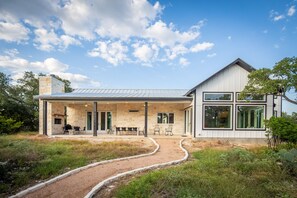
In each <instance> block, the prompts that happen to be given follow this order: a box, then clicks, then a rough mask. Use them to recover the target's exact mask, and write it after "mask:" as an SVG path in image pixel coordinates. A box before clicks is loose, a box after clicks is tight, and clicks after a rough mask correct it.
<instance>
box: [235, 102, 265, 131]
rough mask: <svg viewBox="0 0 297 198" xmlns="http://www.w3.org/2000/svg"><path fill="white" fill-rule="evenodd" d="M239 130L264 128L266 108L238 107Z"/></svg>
mask: <svg viewBox="0 0 297 198" xmlns="http://www.w3.org/2000/svg"><path fill="white" fill-rule="evenodd" d="M237 128H264V106H263V105H261V106H260V105H258V106H238V107H237Z"/></svg>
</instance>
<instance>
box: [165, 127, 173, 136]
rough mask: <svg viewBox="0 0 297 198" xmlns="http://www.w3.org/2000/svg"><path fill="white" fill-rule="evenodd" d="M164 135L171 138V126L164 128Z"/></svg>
mask: <svg viewBox="0 0 297 198" xmlns="http://www.w3.org/2000/svg"><path fill="white" fill-rule="evenodd" d="M165 135H170V136H173V132H172V125H169V126H168V127H167V128H165Z"/></svg>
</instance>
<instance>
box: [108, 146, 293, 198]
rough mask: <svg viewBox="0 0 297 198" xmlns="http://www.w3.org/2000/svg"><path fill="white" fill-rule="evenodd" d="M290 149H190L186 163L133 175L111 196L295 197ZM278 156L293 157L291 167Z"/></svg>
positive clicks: (122, 197)
mask: <svg viewBox="0 0 297 198" xmlns="http://www.w3.org/2000/svg"><path fill="white" fill-rule="evenodd" d="M292 151H293V152H290V153H289V154H292V155H287V154H288V152H286V151H284V150H282V151H280V152H278V153H276V152H274V151H271V150H268V149H267V148H261V149H259V148H258V149H253V150H245V149H239V148H233V149H229V150H227V151H226V150H225V151H222V150H215V149H206V150H202V151H198V152H194V153H193V154H192V159H191V160H190V161H189V162H187V163H185V164H183V165H180V166H176V167H172V168H167V169H164V170H158V171H154V172H151V173H148V174H145V175H143V176H140V177H137V178H136V179H133V180H132V181H131V182H129V183H128V184H125V185H122V186H120V187H119V188H118V189H117V190H115V192H114V193H113V196H114V197H121V198H124V197H127V198H128V197H197V198H198V197H199V198H200V197H219V198H222V197H261V198H262V197H269V198H270V197H297V177H296V176H297V157H296V156H297V150H292ZM293 153H294V154H293ZM283 154H285V155H283ZM280 156H282V157H284V156H285V159H290V160H292V159H293V160H292V161H291V162H293V165H294V167H295V169H294V170H293V169H292V166H291V165H292V164H289V165H290V166H289V165H288V164H286V163H285V162H284V161H283V162H282V161H280V159H284V158H282V157H280ZM292 156H293V158H291V157H292ZM284 166H285V167H284Z"/></svg>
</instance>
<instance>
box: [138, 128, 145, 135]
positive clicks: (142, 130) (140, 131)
mask: <svg viewBox="0 0 297 198" xmlns="http://www.w3.org/2000/svg"><path fill="white" fill-rule="evenodd" d="M140 133H142V135H144V127H143V128H142V129H140V127H139V128H138V135H139V134H140Z"/></svg>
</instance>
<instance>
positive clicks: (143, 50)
mask: <svg viewBox="0 0 297 198" xmlns="http://www.w3.org/2000/svg"><path fill="white" fill-rule="evenodd" d="M154 54H155V52H154V50H153V49H152V48H151V47H149V46H148V45H146V44H145V45H141V46H136V47H135V50H134V53H133V55H134V56H135V57H136V58H138V59H139V60H141V61H143V62H146V63H147V62H150V61H151V60H152V58H153V57H154Z"/></svg>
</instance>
